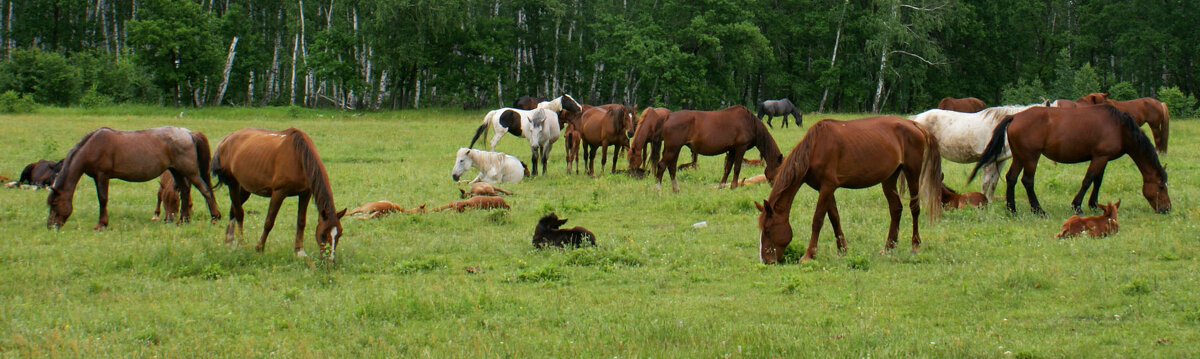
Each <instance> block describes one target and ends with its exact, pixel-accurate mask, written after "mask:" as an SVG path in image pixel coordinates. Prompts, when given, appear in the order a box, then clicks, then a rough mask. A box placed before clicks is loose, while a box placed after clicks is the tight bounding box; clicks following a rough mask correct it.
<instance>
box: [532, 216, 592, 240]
mask: <svg viewBox="0 0 1200 359" xmlns="http://www.w3.org/2000/svg"><path fill="white" fill-rule="evenodd" d="M566 223H567V219H566V218H563V219H558V215H557V214H554V213H551V214H547V215H545V216H543V217H542V219H540V220H538V224H537V227H536V228H534V230H533V246H534V247H537V248H546V247H548V246H555V247H560V248H561V247H566V246H572V247H576V248H578V247H582V246H583V241H585V240H586V241H587V242H588V244H590V245H592V246H595V245H596V235H595V234H593V233H592V232H591V231H589V230H587V228H583V227H578V226H577V227H575V228H571V229H558V227H561V226H562V225H563V224H566Z"/></svg>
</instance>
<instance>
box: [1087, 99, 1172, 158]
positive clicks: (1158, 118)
mask: <svg viewBox="0 0 1200 359" xmlns="http://www.w3.org/2000/svg"><path fill="white" fill-rule="evenodd" d="M1075 101H1076V102H1079V103H1090V104H1094V105H1101V104H1105V103H1108V104H1111V105H1112V106H1113V107H1116V108H1117V109H1118V110H1121V112H1124V113H1127V114H1129V117H1132V118H1133V120H1134V121H1137V125H1138V126H1139V127H1140V126H1142V125H1143V124H1147V123H1148V124H1150V132H1151V134H1153V135H1154V148H1156V149H1158V153H1159V154H1163V153H1167V138H1168V137H1170V135H1171V114H1170V113H1171V112H1170V111H1168V110H1167V104H1166V103H1163V102H1161V101H1158V100H1155V99H1153V98H1150V97H1143V98H1139V99H1136V100H1129V101H1115V100H1111V99H1109V98H1108V94H1106V93H1092V94H1088V95H1086V96H1083V97H1080V98H1079V99H1078V100H1075Z"/></svg>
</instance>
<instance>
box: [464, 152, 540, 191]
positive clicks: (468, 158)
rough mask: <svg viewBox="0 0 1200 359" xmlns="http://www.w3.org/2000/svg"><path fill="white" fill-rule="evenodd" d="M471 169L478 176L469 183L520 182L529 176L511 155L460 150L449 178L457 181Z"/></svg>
mask: <svg viewBox="0 0 1200 359" xmlns="http://www.w3.org/2000/svg"><path fill="white" fill-rule="evenodd" d="M471 167H475V168H478V169H479V175H478V176H475V179H473V180H471V183H475V182H489V183H500V182H521V179H523V178H525V176H527V175H528V174H529V170H528V169H526V168H525V163H524V162H521V160H518V159H517V158H516V157H513V156H511V155H506V154H504V153H500V152H488V151H483V150H472V149H470V148H460V149H458V153H457V154H456V155H455V159H454V169H452V170H450V177H451V178H454V180H455V181H457V180H458V179H459V178H461V177H462V175H463V173H465V172H467V169H468V168H471Z"/></svg>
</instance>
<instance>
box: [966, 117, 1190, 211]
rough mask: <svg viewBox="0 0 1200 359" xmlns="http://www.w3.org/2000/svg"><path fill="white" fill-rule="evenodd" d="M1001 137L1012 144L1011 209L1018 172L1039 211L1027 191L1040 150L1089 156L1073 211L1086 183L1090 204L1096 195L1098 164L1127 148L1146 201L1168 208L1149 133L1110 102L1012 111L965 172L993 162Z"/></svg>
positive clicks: (1070, 158) (1058, 158)
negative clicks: (1090, 194)
mask: <svg viewBox="0 0 1200 359" xmlns="http://www.w3.org/2000/svg"><path fill="white" fill-rule="evenodd" d="M1006 141H1007V143H1008V145H1009V148H1011V150H1012V158H1013V164H1012V166H1011V167H1009V169H1008V174H1007V176H1006V180H1007V181H1008V193H1007V194H1005V200H1006V201H1007V202H1008V210H1009V211H1013V212H1016V210H1017V207H1016V203H1015V199H1014V195H1015V192H1014V188H1015V187H1016V185H1017V179H1018V177H1021V172H1022V171H1024V172H1025V176H1023V177H1021V178H1020V180H1021V184H1023V185H1025V194H1026V195H1028V196H1029V205H1030V206H1031V207H1032V208H1033V212H1034V213H1038V214H1041V215H1045V212H1044V211H1042V206H1041V204H1040V203H1038V200H1037V195H1036V194H1034V191H1033V183H1034V178H1033V176H1034V173H1035V172H1036V171H1037V163H1038V159H1040V158H1041V157H1042V156H1043V155H1044V156H1046V158H1049V159H1051V160H1053V161H1055V162H1058V163H1079V162H1084V161H1090V162H1091V163H1090V165H1088V169H1087V174H1085V175H1084V177H1083V186H1082V187H1080V188H1079V193H1077V194H1076V195H1075V199H1074V200H1073V201H1071V207H1072V208H1074V209H1075V213H1076V214H1082V213H1083V210H1082V209H1081V208H1080V204H1081V203H1082V202H1083V195H1084V194H1085V193H1086V192H1087V189H1088V187H1089V186H1094V187H1093V189H1092V196H1091V198H1090V199H1089V200H1088V206H1089V207H1091V208H1096V207H1097V206H1096V197H1097V196H1098V195H1099V193H1100V183H1101V182H1102V181H1103V180H1104V168H1105V166H1107V165H1108V162H1109V161H1112V160H1115V159H1117V158H1120V157H1121V156H1124V155H1125V154H1129V158H1130V159H1132V160H1133V163H1134V164H1135V165H1137V168H1138V171H1139V172H1141V173H1142V195H1143V196H1145V197H1146V201H1148V202H1149V203H1150V207H1152V208H1154V210H1155V211H1156V212H1158V213H1167V212H1168V211H1170V210H1171V198H1170V196H1168V195H1167V172H1166V171H1165V170H1164V169H1163V167H1162V164H1160V163H1159V162H1158V154H1157V153H1156V152H1155V151H1154V145H1152V144H1150V139H1149V138H1146V134H1144V133H1142V131H1141V130H1140V129H1139V128H1138V125H1137V123H1136V122H1134V120H1133V119H1132V118H1130V117H1129V115H1127V114H1125V113H1123V112H1121V111H1120V110H1118V109H1117V108H1116V107H1113V106H1111V105H1098V106H1084V107H1079V108H1054V107H1034V108H1031V109H1028V110H1025V111H1023V112H1021V113H1018V114H1016V115H1012V116H1010V117H1006V118H1005V119H1004V120H1002V121H1000V123H999V124H998V125H996V129H995V130H994V131H993V132H992V139H991V141H989V142H988V145H987V148H985V149H984V151H983V155H982V156H981V157H980V158H979V162H978V163H977V164H976V165H975V170H974V171H972V172H971V179H974V178H975V172H976V171H978V170H979V169H980V168H982V167H983V166H987V165H991V164H992V163H994V162H996V159H998V158H999V157H1000V156H1001V155H1002V152H1004V144H1005V142H1006Z"/></svg>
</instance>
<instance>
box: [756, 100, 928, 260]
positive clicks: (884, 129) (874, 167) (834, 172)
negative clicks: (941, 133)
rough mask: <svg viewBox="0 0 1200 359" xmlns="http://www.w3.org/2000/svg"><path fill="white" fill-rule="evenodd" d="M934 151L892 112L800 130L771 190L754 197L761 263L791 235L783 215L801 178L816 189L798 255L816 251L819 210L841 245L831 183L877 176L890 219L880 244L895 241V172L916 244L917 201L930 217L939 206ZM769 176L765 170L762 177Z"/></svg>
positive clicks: (850, 183) (862, 184)
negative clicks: (903, 186)
mask: <svg viewBox="0 0 1200 359" xmlns="http://www.w3.org/2000/svg"><path fill="white" fill-rule="evenodd" d="M941 172H942V170H941V155H940V154H938V145H937V139H936V137H934V136H933V135H932V134H930V133H929V132H928V131H926V130H925V129H924V128H922V127H921V125H919V124H917V123H915V122H912V121H909V120H906V119H904V118H900V117H896V116H881V117H870V118H864V119H858V120H852V121H845V122H842V121H834V120H829V119H826V120H821V121H820V122H817V123H816V124H813V125H812V127H810V128H809V129H808V133H806V134H804V138H803V139H801V140H800V143H799V144H797V145H796V147H795V148H794V149H792V152H791V153H790V154H788V156H787V160H786V163H784V164H783V168H782V169H781V170H780V171H779V176H778V177H776V178H775V183H774V185H773V186H772V187H771V194H770V196H768V197H767V199H765V200H763V201H762V203H758V202H755V206H756V207H758V210H759V212H760V214H759V216H758V229H759V231H760V234H759V242H760V243H759V256H760V258H762V261H763V263H766V264H772V263H778V262H779V261H780V260H782V259H783V253H784V250H785V249H786V248H787V246H788V244H789V243H791V241H792V225H791V223H789V222H788V217H789V216H790V215H791V211H792V201H794V200H795V199H796V192H797V191H798V190H800V187H801V186H803V185H806V184H807V185H808V186H809V187H811V188H813V189H815V190H817V191H818V192H819V193H820V194H819V195H818V196H817V203H816V210H815V212H814V214H813V221H812V236H811V237H810V238H809V242H808V249H807V250H805V252H804V256H803V257H801V258H800V260H801V261H807V260H810V259H812V258H813V257H814V256H816V254H817V238H818V237H819V236H820V234H821V226H822V224H823V223H824V221H825V217H826V216H828V217H829V223H830V224H832V225H833V232H834V235H835V236H836V238H837V246H838V251H839V252H842V253H845V251H846V237H845V235H844V234H843V232H842V224H841V217H840V216H839V215H838V208H837V200H836V199H835V198H834V195H833V192H834V190H836V189H838V188H867V187H871V186H874V185H876V184H880V183H882V184H883V196H884V198H886V199H887V202H888V212H889V213H890V214H891V219H892V220H891V224H890V226H889V227H888V236H887V243H886V244H885V245H884V247H883V248H884V249H883V250H884V252H888V251H890V250H892V249H893V248H895V247H896V238H897V231H898V230H899V227H900V214H901V213H900V212H901V205H900V196H899V194H898V193H897V181H898V179H899V178H901V176H903V178H904V179H905V180H906V181H907V182H908V183H911V184H917V185H918V186H909V188H908V191H909V195H910V196H911V197H910V198H911V199H909V203H908V207H909V210H910V211H911V212H912V219H913V229H912V250H913V252H916V251H917V250H919V249H920V247H921V236H920V233H919V232H918V226H917V222H918V219H919V218H920V213H921V203H919V202H918V199H920V200H921V201H922V202H924V203H925V207H926V210H928V211H929V217H930V220H931V221H932V220H933V219H935V218H937V217H938V215H939V213H940V210H941V204H940V203H939V202H941V199H940V198H939V197H940V194H941V183H940V182H941V181H940V179H941ZM769 177H770V176H768V178H769Z"/></svg>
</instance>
